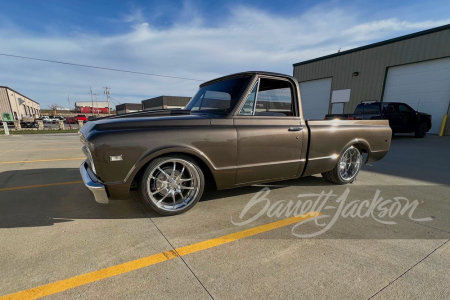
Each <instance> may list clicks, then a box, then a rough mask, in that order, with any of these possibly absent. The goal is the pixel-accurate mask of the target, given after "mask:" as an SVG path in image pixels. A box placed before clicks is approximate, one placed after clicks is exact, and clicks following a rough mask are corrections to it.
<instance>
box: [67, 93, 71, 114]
mask: <svg viewBox="0 0 450 300" xmlns="http://www.w3.org/2000/svg"><path fill="white" fill-rule="evenodd" d="M67 101H69V112H70V96H69V95H67Z"/></svg>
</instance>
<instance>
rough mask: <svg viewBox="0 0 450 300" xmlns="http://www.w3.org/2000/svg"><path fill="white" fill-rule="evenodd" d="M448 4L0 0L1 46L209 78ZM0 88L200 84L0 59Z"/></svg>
mask: <svg viewBox="0 0 450 300" xmlns="http://www.w3.org/2000/svg"><path fill="white" fill-rule="evenodd" d="M449 12H450V1H433V2H431V1H426V2H425V1H223V2H222V1H81V0H78V1H75V0H74V1H50V0H47V1H3V3H2V9H1V10H0V53H8V54H15V55H23V56H32V57H38V58H43V59H53V60H61V61H67V62H75V63H81V64H89V65H96V66H102V67H109V68H117V69H127V70H134V71H140V72H148V73H156V74H164V75H171V76H180V77H188V78H196V79H202V80H209V79H212V78H214V77H217V76H222V75H225V74H228V73H234V72H239V71H246V70H266V71H275V72H281V73H288V74H292V64H293V63H296V62H299V61H303V60H307V59H312V58H315V57H319V56H323V55H327V54H331V53H335V52H337V51H338V49H340V48H341V50H346V49H350V48H354V47H358V46H362V45H366V44H370V43H373V42H377V41H381V40H385V39H388V38H392V37H397V36H401V35H404V34H408V33H412V32H416V31H420V30H424V29H428V28H432V27H437V26H440V25H444V24H449V23H450V14H449ZM0 68H1V72H0V85H6V86H9V87H11V88H13V89H15V90H17V91H19V92H21V93H23V94H25V95H26V96H28V97H30V98H32V99H34V100H36V101H38V102H40V103H41V107H42V108H46V107H47V106H48V105H49V104H51V103H57V104H60V105H62V106H66V107H67V106H68V103H67V100H66V99H67V95H70V97H71V99H72V103H73V102H74V101H88V100H89V99H90V96H89V94H88V92H89V87H90V86H92V89H93V90H94V92H96V93H98V94H99V100H102V99H103V98H104V95H103V94H102V87H104V86H110V87H111V88H112V89H111V95H112V97H113V99H115V101H119V102H122V103H123V102H140V100H143V99H147V98H150V97H154V96H159V95H162V94H164V95H180V96H191V95H192V94H193V93H195V91H196V89H197V88H198V84H199V82H195V81H185V80H174V79H167V78H158V77H150V76H143V75H133V74H125V73H116V72H111V71H102V70H93V69H86V68H80V67H70V66H62V65H55V64H50V63H43V62H35V61H27V60H20V59H17V58H8V57H1V56H0Z"/></svg>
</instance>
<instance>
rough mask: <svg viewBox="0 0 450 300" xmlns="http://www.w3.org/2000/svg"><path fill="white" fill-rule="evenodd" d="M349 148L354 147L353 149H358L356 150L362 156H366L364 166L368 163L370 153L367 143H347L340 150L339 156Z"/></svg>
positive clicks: (353, 141)
mask: <svg viewBox="0 0 450 300" xmlns="http://www.w3.org/2000/svg"><path fill="white" fill-rule="evenodd" d="M350 146H354V147H356V148H358V150H359V151H361V153H362V154H367V157H366V160H365V161H364V164H367V163H368V162H369V159H370V155H371V153H372V150H371V148H370V144H369V142H367V141H366V140H364V139H354V140H352V141H350V142H348V143H347V144H346V145H345V146H344V148H342V150H341V153H340V155H342V153H344V151H345V150H346V149H347V148H348V147H350Z"/></svg>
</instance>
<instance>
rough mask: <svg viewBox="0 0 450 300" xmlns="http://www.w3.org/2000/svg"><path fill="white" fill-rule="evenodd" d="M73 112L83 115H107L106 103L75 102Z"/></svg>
mask: <svg viewBox="0 0 450 300" xmlns="http://www.w3.org/2000/svg"><path fill="white" fill-rule="evenodd" d="M75 110H76V111H77V112H79V113H84V114H92V113H93V114H97V113H102V114H107V113H108V102H107V101H94V102H91V101H84V102H75Z"/></svg>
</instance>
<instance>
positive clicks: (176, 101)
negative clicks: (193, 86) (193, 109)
mask: <svg viewBox="0 0 450 300" xmlns="http://www.w3.org/2000/svg"><path fill="white" fill-rule="evenodd" d="M189 100H191V97H178V96H159V97H155V98H151V99H147V100H143V101H142V108H143V110H155V109H168V108H184V107H185V106H186V104H188V102H189Z"/></svg>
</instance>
